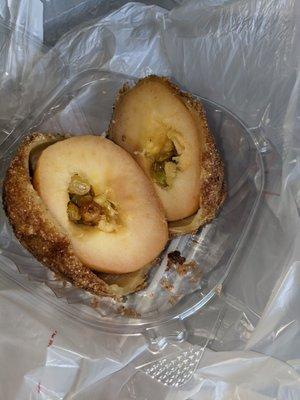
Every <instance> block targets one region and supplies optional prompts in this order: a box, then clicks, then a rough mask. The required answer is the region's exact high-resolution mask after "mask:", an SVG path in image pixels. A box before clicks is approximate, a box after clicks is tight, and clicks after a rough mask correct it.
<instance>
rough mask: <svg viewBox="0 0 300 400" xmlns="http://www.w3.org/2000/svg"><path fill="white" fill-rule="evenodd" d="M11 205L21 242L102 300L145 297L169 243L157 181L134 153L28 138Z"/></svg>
mask: <svg viewBox="0 0 300 400" xmlns="http://www.w3.org/2000/svg"><path fill="white" fill-rule="evenodd" d="M3 200H4V207H5V210H6V213H7V216H8V218H9V220H10V222H11V224H12V226H13V229H14V232H15V234H16V236H17V238H18V239H19V240H20V242H21V243H22V244H23V245H24V246H25V247H26V248H27V249H28V250H29V251H30V252H31V253H32V254H33V255H34V256H35V257H36V258H37V259H38V260H39V261H40V262H42V263H43V264H45V265H47V266H48V267H50V268H51V269H52V270H54V271H55V272H58V273H60V274H62V275H63V276H64V277H66V278H67V279H68V280H70V281H71V282H73V283H74V284H75V285H76V286H78V287H81V288H83V289H86V290H89V291H91V292H93V293H95V294H98V295H108V296H119V295H124V294H128V293H130V292H133V291H135V290H137V289H138V288H139V287H140V286H141V285H142V284H143V282H144V280H145V274H146V272H147V268H148V267H147V266H148V264H149V263H150V262H151V261H153V260H154V259H155V258H156V257H157V256H158V255H159V253H160V252H161V251H162V250H163V248H164V246H165V244H166V242H167V240H168V229H167V224H166V221H165V218H164V214H163V210H162V208H161V204H160V202H159V200H158V198H157V196H156V194H155V191H154V189H153V186H152V185H151V183H150V181H149V180H148V179H147V177H146V176H145V174H144V173H143V171H142V170H141V169H140V167H139V166H138V165H137V164H136V162H135V161H134V160H133V159H132V157H131V156H130V155H129V154H128V153H126V152H125V151H124V150H123V149H122V148H121V147H119V146H117V145H116V144H114V143H113V142H111V141H110V140H108V139H105V138H102V137H100V136H92V135H87V136H78V137H70V138H65V137H62V136H59V135H53V134H42V133H36V134H33V135H32V136H30V137H27V138H26V139H25V141H24V142H23V144H22V145H21V147H20V148H19V150H18V152H17V154H16V155H15V156H14V158H13V159H12V161H11V164H10V166H9V169H8V171H7V174H6V178H5V182H4V191H3ZM119 283H120V285H119Z"/></svg>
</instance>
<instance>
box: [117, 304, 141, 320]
mask: <svg viewBox="0 0 300 400" xmlns="http://www.w3.org/2000/svg"><path fill="white" fill-rule="evenodd" d="M118 313H119V314H120V315H122V316H123V317H127V318H140V316H141V314H139V313H138V312H137V311H136V310H134V309H133V308H127V307H125V306H120V307H119V308H118Z"/></svg>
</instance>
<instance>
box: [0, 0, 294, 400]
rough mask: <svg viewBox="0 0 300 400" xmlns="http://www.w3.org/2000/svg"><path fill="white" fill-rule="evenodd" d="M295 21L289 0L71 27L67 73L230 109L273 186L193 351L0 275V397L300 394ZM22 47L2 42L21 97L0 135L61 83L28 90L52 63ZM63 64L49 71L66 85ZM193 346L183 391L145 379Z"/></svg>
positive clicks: (194, 327) (131, 8) (132, 15)
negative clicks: (104, 325)
mask: <svg viewBox="0 0 300 400" xmlns="http://www.w3.org/2000/svg"><path fill="white" fill-rule="evenodd" d="M20 9H22V7H21V8H20ZM299 15H300V14H299V4H297V2H294V1H287V0H280V1H277V2H273V1H270V0H265V1H263V0H262V1H252V0H250V1H247V2H240V1H230V2H226V1H224V2H223V1H213V2H212V1H209V2H208V1H187V2H185V3H184V4H182V5H181V6H179V7H177V8H174V9H173V10H172V11H166V10H164V9H163V8H159V7H156V6H145V5H142V4H134V3H130V4H127V5H125V6H123V7H122V8H121V9H120V10H117V11H114V12H113V13H112V14H111V15H108V16H106V17H104V18H103V19H100V20H95V21H92V22H91V23H89V24H88V23H87V24H86V25H85V26H84V27H78V28H74V29H73V31H71V32H70V33H68V34H67V36H65V37H63V38H62V39H61V40H60V41H58V43H57V44H56V46H55V47H54V48H53V50H50V51H55V52H57V53H58V54H59V56H60V57H61V58H62V59H63V60H64V63H65V64H66V65H68V70H69V73H70V76H72V74H74V73H75V72H78V71H80V70H81V69H82V70H84V69H86V68H92V67H93V66H97V67H99V66H101V67H103V69H106V70H109V71H113V72H117V73H124V74H126V75H131V76H136V77H140V76H144V75H147V74H149V73H156V74H161V75H170V76H172V77H174V78H175V79H176V80H177V81H178V82H179V83H180V84H181V85H182V86H184V87H185V88H187V89H188V90H190V91H191V92H193V93H197V94H200V95H201V96H203V97H207V98H209V99H211V100H213V101H216V102H217V103H219V104H221V105H224V106H225V107H227V108H229V109H230V110H231V111H233V112H234V113H235V114H237V115H238V116H239V117H240V118H241V119H242V120H243V121H244V122H245V123H246V124H247V125H248V126H249V127H250V128H251V129H253V130H255V131H256V132H258V134H259V135H261V136H262V137H265V138H266V139H267V144H266V158H265V160H266V182H267V185H266V188H265V193H264V201H263V203H262V205H261V207H260V209H259V213H258V215H257V221H256V223H255V224H254V225H253V228H252V230H251V232H250V234H249V236H248V240H249V244H248V248H247V251H245V252H244V253H243V254H242V255H241V256H240V260H239V265H238V267H237V268H235V270H234V271H233V273H232V274H231V276H230V279H229V280H227V282H226V285H225V287H224V288H223V291H222V292H221V293H220V296H219V297H218V298H216V299H215V300H214V301H213V302H211V303H210V304H209V305H208V306H207V307H206V308H205V309H203V310H202V311H201V312H200V313H197V314H195V315H193V316H191V317H190V318H189V319H188V320H187V327H188V337H187V339H186V340H185V341H184V342H182V343H174V344H169V345H167V346H166V347H165V349H164V350H162V351H161V352H160V353H159V354H156V355H154V354H152V353H151V352H149V351H148V350H147V342H146V341H145V339H144V338H143V337H142V336H137V337H126V336H114V335H109V334H105V333H101V332H99V331H97V330H94V329H92V328H90V327H88V326H82V324H79V323H78V322H75V321H72V320H71V319H68V318H67V317H65V316H64V315H62V314H60V313H58V312H57V311H55V310H54V309H52V308H51V306H50V305H43V307H40V304H39V303H38V302H37V301H36V299H35V298H34V295H33V294H32V293H34V290H33V292H32V293H29V292H25V291H24V290H23V289H21V288H20V287H19V286H18V285H16V284H15V283H14V282H12V281H10V280H7V279H6V278H4V277H1V280H0V288H1V291H0V296H1V307H0V314H1V316H0V325H1V329H0V346H1V353H0V354H1V357H0V366H1V374H0V387H1V392H2V396H3V397H4V398H7V399H14V398H16V399H26V400H27V399H29V398H30V399H65V398H66V399H68V398H72V399H86V398H88V399H98V398H109V399H122V400H123V399H150V398H156V399H165V398H169V399H185V398H186V399H187V398H189V399H200V398H201V400H202V399H222V400H223V399H274V398H278V399H298V398H299V397H300V383H299V373H300V324H299V312H298V307H297V306H298V304H299V301H300V298H299V296H300V295H299V293H300V291H299V285H300V275H299V256H300V254H299V252H300V250H299V249H300V233H299V232H300V229H299V205H300V189H299V186H300V184H299V182H300V166H299V165H300V164H299V136H298V132H299V128H300V126H299V80H300V79H299V50H298V48H297V40H299V30H298V29H299V26H297V23H296V22H297V18H298V20H299ZM30 16H31V17H32V14H30V13H29V15H28V18H30ZM32 18H33V17H32ZM20 40H21V43H22V44H24V43H26V44H27V36H26V35H25V34H24V35H23V34H21V35H20V34H18V37H11V36H9V35H7V36H6V37H5V38H4V39H3V41H4V44H5V45H4V46H2V47H1V51H2V54H1V55H2V56H3V57H1V63H4V65H2V64H1V71H5V74H3V73H2V74H1V81H0V83H1V86H0V89H1V91H2V92H1V93H5V94H7V86H6V85H7V82H9V84H10V85H12V88H13V89H14V92H13V94H14V95H15V99H16V100H15V101H11V102H10V101H7V98H6V101H5V102H4V101H3V96H1V97H0V98H2V102H3V107H1V131H2V134H3V132H9V129H11V128H12V126H15V124H16V122H17V121H18V119H19V120H20V121H21V120H22V119H23V118H24V116H25V115H28V112H29V111H31V110H34V109H35V107H37V105H38V103H39V102H40V101H41V99H42V100H43V99H44V98H47V96H48V95H49V93H50V92H51V91H52V90H53V87H54V86H55V84H58V83H59V82H57V81H56V82H55V80H54V79H52V77H50V76H48V77H47V79H46V80H43V81H41V82H39V81H37V82H35V85H34V86H32V81H31V80H30V74H31V72H32V65H36V64H35V63H36V58H39V57H44V55H43V54H42V50H41V49H40V46H39V44H38V42H35V45H34V51H33V52H28V51H22V46H21V47H19V46H20ZM30 43H32V42H30ZM30 46H31V45H30ZM23 49H24V48H23ZM16 54H18V55H19V56H20V58H19V57H15V55H16ZM46 56H47V55H46ZM8 60H14V61H13V62H12V61H8ZM60 65H61V64H59V66H58V65H57V66H56V65H53V77H55V79H57V80H59V74H58V72H59V71H58V70H56V67H57V68H60ZM2 66H3V67H4V69H3V70H2ZM28 66H30V67H28ZM14 85H15V86H14ZM1 104H2V103H1ZM4 106H5V107H6V108H5V107H4ZM2 128H4V129H2ZM4 134H5V133H4ZM268 154H269V155H268ZM33 285H34V284H33ZM195 349H201V352H200V355H201V356H200V357H199V359H196V360H197V362H196V364H195V368H194V369H193V375H192V377H191V378H190V379H189V380H188V381H187V382H185V383H184V384H183V385H181V386H179V387H172V386H170V385H169V386H168V385H165V384H163V383H162V382H161V381H160V380H159V379H155V378H154V379H153V378H152V376H153V374H152V375H151V374H149V371H151V370H152V369H151V368H152V367H154V369H155V368H156V367H157V365H160V366H162V367H164V366H167V367H166V368H167V369H168V366H169V365H173V364H172V360H175V361H176V360H179V359H177V357H180V354H186V353H185V352H189V353H188V354H192V352H193V351H194V350H195ZM194 354H195V351H194ZM197 354H198V353H197ZM169 369H170V368H169Z"/></svg>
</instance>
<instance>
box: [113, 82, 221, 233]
mask: <svg viewBox="0 0 300 400" xmlns="http://www.w3.org/2000/svg"><path fill="white" fill-rule="evenodd" d="M109 137H110V138H111V139H112V140H113V141H114V142H115V143H117V144H118V145H120V146H122V147H123V148H124V149H125V150H127V151H128V152H129V153H130V154H131V155H132V156H133V157H134V158H135V159H136V161H137V162H138V164H139V165H140V166H141V167H142V168H143V170H144V172H145V173H146V174H147V176H148V177H149V179H150V180H151V181H152V183H153V185H154V187H155V190H156V192H157V194H158V196H159V198H160V200H161V202H162V204H163V207H164V210H165V213H166V218H167V220H168V221H169V222H170V223H169V229H170V232H171V233H173V234H183V233H187V232H192V231H196V230H197V229H198V228H199V227H200V226H201V225H203V224H205V223H206V222H209V221H210V220H211V219H213V218H214V217H215V215H216V213H217V211H218V209H219V207H220V205H221V204H222V202H223V200H224V198H225V189H224V168H223V163H222V160H221V158H220V156H219V153H218V151H217V149H216V146H215V143H214V139H213V136H212V135H211V133H210V131H209V129H208V126H207V123H206V118H205V114H204V112H203V109H202V106H201V104H200V103H199V102H198V101H196V100H195V99H194V98H192V97H191V96H190V95H188V94H187V93H183V92H181V91H180V90H179V89H178V88H177V87H176V86H175V85H173V84H172V83H171V82H170V81H169V80H167V79H166V78H162V77H157V76H149V77H147V78H144V79H141V80H140V81H138V83H137V84H136V85H135V86H134V87H129V86H124V88H123V89H122V90H121V91H120V93H119V95H118V97H117V100H116V102H115V106H114V111H113V116H112V119H111V123H110V127H109Z"/></svg>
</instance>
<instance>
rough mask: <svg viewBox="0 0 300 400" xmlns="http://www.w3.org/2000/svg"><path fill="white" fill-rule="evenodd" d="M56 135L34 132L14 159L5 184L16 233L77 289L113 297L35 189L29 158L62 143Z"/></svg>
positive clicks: (5, 200)
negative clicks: (42, 148)
mask: <svg viewBox="0 0 300 400" xmlns="http://www.w3.org/2000/svg"><path fill="white" fill-rule="evenodd" d="M62 139H64V137H62V136H60V135H56V134H43V133H34V134H32V135H31V136H29V137H27V138H26V139H25V140H24V142H23V143H22V144H21V146H20V148H19V150H18V151H17V153H16V155H15V156H14V157H13V159H12V161H11V164H10V166H9V168H8V170H7V173H6V177H5V180H4V185H3V204H4V209H5V212H6V214H7V216H8V219H9V221H10V223H11V225H12V227H13V230H14V233H15V235H16V237H17V238H18V239H19V241H20V242H21V243H22V245H23V246H24V247H25V248H26V249H28V250H29V251H30V252H31V253H32V254H33V255H34V256H35V257H36V258H37V259H38V261H40V262H41V263H43V264H44V265H46V266H48V267H49V268H51V269H52V270H53V271H54V272H56V273H59V274H61V275H63V276H64V277H65V278H66V279H67V280H69V281H71V282H72V283H73V284H74V285H75V286H77V287H79V288H82V289H86V290H88V291H89V292H91V293H94V294H96V295H100V296H112V297H114V295H113V294H112V293H111V291H110V288H109V285H107V284H106V283H105V282H104V281H103V280H102V279H101V278H99V276H98V275H96V274H95V273H94V272H93V271H92V270H91V269H89V268H88V267H86V266H84V265H83V264H82V262H81V261H80V260H79V259H78V257H77V256H76V255H75V254H74V252H73V249H72V245H71V243H70V240H69V238H68V237H67V235H66V234H65V233H64V231H63V230H62V228H61V227H60V226H59V225H58V224H57V223H56V221H54V219H53V218H52V216H51V215H50V213H49V212H48V210H47V209H46V207H45V205H44V203H43V201H42V200H41V198H40V197H39V195H38V193H37V192H36V191H35V189H34V188H33V186H32V183H31V177H30V171H29V157H30V153H31V151H32V150H34V149H35V148H37V147H38V146H41V145H43V144H46V143H48V142H50V144H51V143H54V142H56V141H58V140H62Z"/></svg>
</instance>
